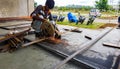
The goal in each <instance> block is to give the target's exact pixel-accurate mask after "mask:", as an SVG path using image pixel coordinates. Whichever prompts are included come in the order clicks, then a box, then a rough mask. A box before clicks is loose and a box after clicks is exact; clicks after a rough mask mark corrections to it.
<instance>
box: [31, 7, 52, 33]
mask: <svg viewBox="0 0 120 69" xmlns="http://www.w3.org/2000/svg"><path fill="white" fill-rule="evenodd" d="M35 16H36V17H37V18H34V17H35ZM31 17H32V18H33V22H32V25H31V26H32V28H33V29H35V31H36V32H41V29H40V27H41V24H42V21H41V20H39V19H49V20H52V16H51V13H50V11H46V10H45V7H44V6H42V5H40V6H39V7H37V8H36V9H35V10H34V11H33V12H32V13H31Z"/></svg>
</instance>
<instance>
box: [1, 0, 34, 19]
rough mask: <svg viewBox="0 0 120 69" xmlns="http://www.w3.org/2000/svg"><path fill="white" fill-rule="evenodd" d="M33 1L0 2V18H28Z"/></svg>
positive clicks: (4, 0) (13, 0) (2, 0)
mask: <svg viewBox="0 0 120 69" xmlns="http://www.w3.org/2000/svg"><path fill="white" fill-rule="evenodd" d="M33 9H34V0H0V18H5V17H20V16H29V15H30V13H31V12H32V11H33Z"/></svg>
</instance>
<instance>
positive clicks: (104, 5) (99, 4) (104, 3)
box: [95, 0, 109, 11]
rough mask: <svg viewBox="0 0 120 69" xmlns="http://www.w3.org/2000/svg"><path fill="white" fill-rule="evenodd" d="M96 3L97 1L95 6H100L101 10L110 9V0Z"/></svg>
mask: <svg viewBox="0 0 120 69" xmlns="http://www.w3.org/2000/svg"><path fill="white" fill-rule="evenodd" d="M95 3H96V5H95V7H96V8H98V9H99V10H100V11H108V10H109V5H108V0H99V1H96V2H95Z"/></svg>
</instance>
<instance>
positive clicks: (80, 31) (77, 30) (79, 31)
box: [64, 29, 82, 33]
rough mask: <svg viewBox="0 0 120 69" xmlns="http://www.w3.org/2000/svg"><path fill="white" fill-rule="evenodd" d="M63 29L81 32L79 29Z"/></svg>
mask: <svg viewBox="0 0 120 69" xmlns="http://www.w3.org/2000/svg"><path fill="white" fill-rule="evenodd" d="M64 30H65V31H70V32H77V33H81V32H82V31H81V30H79V29H64Z"/></svg>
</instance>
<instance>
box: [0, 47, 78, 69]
mask: <svg viewBox="0 0 120 69" xmlns="http://www.w3.org/2000/svg"><path fill="white" fill-rule="evenodd" d="M61 60H62V59H61V58H58V56H54V55H53V54H51V53H50V52H48V51H45V50H43V49H42V48H40V47H37V46H34V45H32V46H30V47H27V48H22V49H19V50H17V51H15V52H13V53H0V69H51V67H52V66H54V65H55V64H56V63H58V62H60V61H61ZM62 69H80V67H77V66H76V65H73V64H66V65H65V66H63V67H62Z"/></svg>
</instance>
